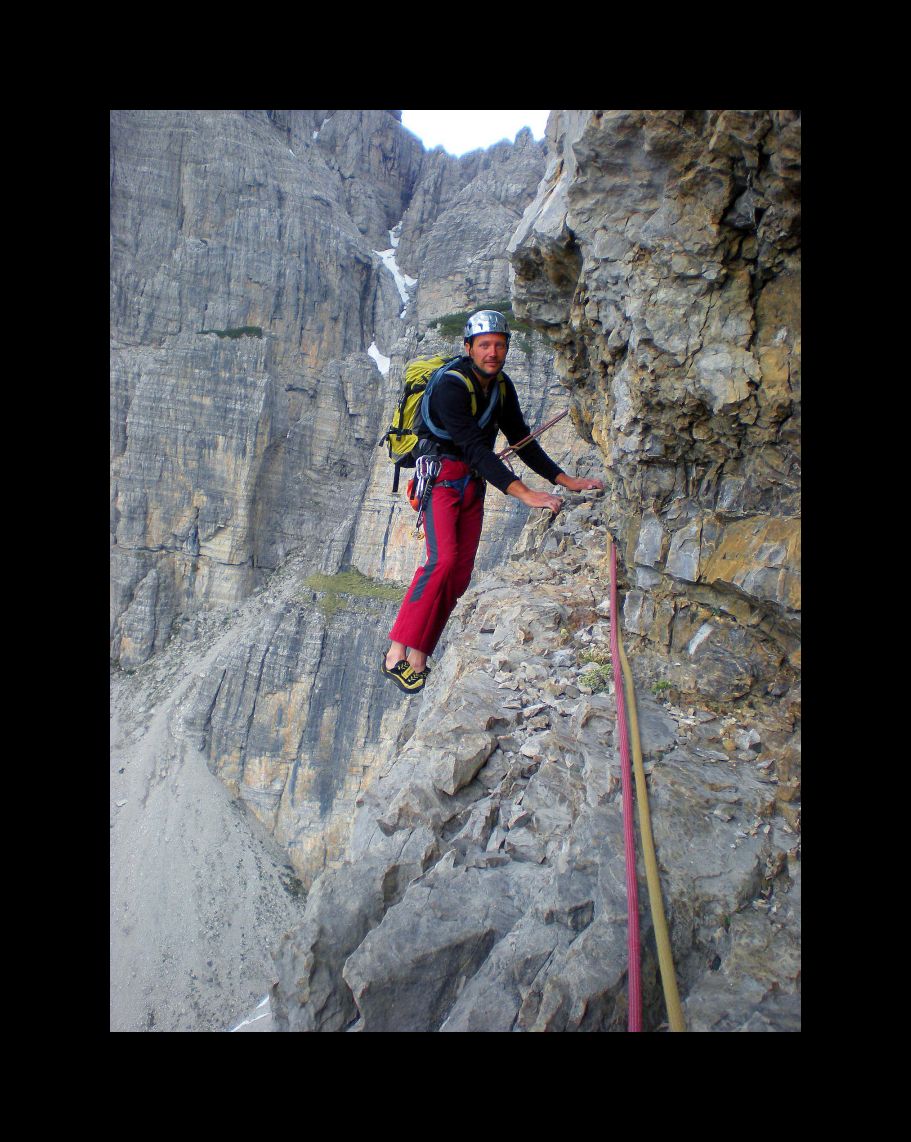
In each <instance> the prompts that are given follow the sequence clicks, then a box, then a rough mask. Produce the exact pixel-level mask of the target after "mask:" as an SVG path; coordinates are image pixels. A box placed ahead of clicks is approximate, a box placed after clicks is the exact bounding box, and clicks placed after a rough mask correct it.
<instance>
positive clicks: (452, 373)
mask: <svg viewBox="0 0 911 1142" xmlns="http://www.w3.org/2000/svg"><path fill="white" fill-rule="evenodd" d="M458 360H460V358H459V357H451V358H450V359H449V360H448V361H445V362H444V363H443V364H442V365H441V366H440V367H439V368H438V369H436V370H435V372H434V373H433V376H432V377H431V378H430V380H429V381H428V382H427V388H426V389H425V390H424V396H423V399H422V400H421V419H422V420H423V421H424V423H425V424H426V425H427V427H428V428H429V429H430V431H431V432H432V433H433V435H434V436H439V437H440V439H441V440H452V436H451V435H450V434H449V433H448V432H447V431H446V430H445V428H440V427H439V425H437V424H435V423H434V421H433V419H432V418H431V415H430V396H431V393H432V392H433V389H434V388H435V386H436V384H437V382H438V381H440V380H442V379H443V377H456V378H458V380H460V381H461V382H462V383H463V384H464V385H465V387H466V388H467V389H468V395H469V397H470V398H471V415H472V416H474V415H475V413H476V412H477V408H478V405H477V400H476V398H475V395H474V389H473V388H472V385H471V381H469V379H468V378H467V377H466V376H465V374H464V373H460V372H459V370H458V369H453V368H451V367H450V366H452V365H454V364H455V363H456V361H458Z"/></svg>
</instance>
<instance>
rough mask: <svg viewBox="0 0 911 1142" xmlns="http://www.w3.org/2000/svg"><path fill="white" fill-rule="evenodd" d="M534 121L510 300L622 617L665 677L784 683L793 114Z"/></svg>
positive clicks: (792, 544)
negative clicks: (594, 506)
mask: <svg viewBox="0 0 911 1142" xmlns="http://www.w3.org/2000/svg"><path fill="white" fill-rule="evenodd" d="M549 131H550V140H551V143H552V148H551V152H550V158H549V163H548V170H547V174H546V175H545V177H544V179H543V180H542V183H541V186H540V188H539V190H538V194H537V196H536V199H535V201H534V203H532V205H531V206H529V208H528V209H527V211H526V213H525V218H524V220H523V223H522V225H521V227H520V228H519V230H518V231H517V233H516V234H515V236H514V237H513V239H512V242H511V247H510V248H511V250H512V252H513V264H514V266H515V270H516V279H515V283H514V298H515V305H516V310H517V312H518V313H519V314H521V315H523V316H524V317H526V318H527V319H528V320H529V321H531V322H533V323H534V324H535V325H536V326H538V327H539V328H541V329H544V330H546V331H547V333H548V335H549V336H550V338H551V340H552V341H553V343H554V345H555V347H556V349H557V368H558V371H559V372H560V374H561V376H562V377H563V378H564V379H565V381H566V383H567V384H568V385H570V386H571V388H572V391H573V397H574V404H575V407H576V409H577V415H578V418H579V427H580V429H581V431H583V432H584V433H585V434H586V435H588V436H590V438H591V439H592V440H594V441H595V442H596V443H597V444H598V446H599V448H600V450H601V452H602V454H603V456H604V459H605V463H606V464H607V465H608V466H609V468H610V473H611V479H610V498H609V509H608V522H609V525H610V526H611V528H612V530H614V531H615V534H616V535H617V537H618V540H619V541H620V543H621V547H622V557H623V558H622V562H623V565H624V567H625V573H626V576H627V582H626V586H627V588H628V590H627V593H626V601H625V611H624V621H625V625H626V628H627V629H628V630H629V632H630V633H631V634H632V635H638V636H641V638H642V639H643V640H645V642H646V643H647V644H649V645H650V646H651V647H653V648H655V649H657V650H659V651H660V652H661V653H662V654H664V655H665V656H668V654H669V657H668V664H667V675H666V676H667V679H668V680H669V682H670V683H671V684H672V685H673V686H674V687H675V688H677V689H679V690H680V691H682V692H697V693H699V694H700V695H701V696H702V697H704V698H706V699H715V700H717V701H721V702H726V701H730V700H731V699H733V698H742V697H744V696H745V695H747V694H749V695H751V696H756V697H763V696H768V695H769V694H771V693H772V691H775V690H776V688H777V689H778V691H780V690H781V689H782V688H785V689H787V688H788V687H789V686H795V685H796V684H797V681H798V677H799V676H798V674H797V673H796V671H797V670H798V669H799V661H800V649H799V647H800V642H799V631H800V344H801V333H800V112H799V111H587V112H580V111H566V112H560V113H559V114H557V115H554V116H553V117H552V119H551V123H550V125H549ZM694 644H695V645H694ZM697 663H698V665H697Z"/></svg>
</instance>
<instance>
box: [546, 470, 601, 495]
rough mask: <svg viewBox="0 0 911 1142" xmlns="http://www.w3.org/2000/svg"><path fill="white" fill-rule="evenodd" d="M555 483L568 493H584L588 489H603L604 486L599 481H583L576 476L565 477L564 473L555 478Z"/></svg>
mask: <svg viewBox="0 0 911 1142" xmlns="http://www.w3.org/2000/svg"><path fill="white" fill-rule="evenodd" d="M557 483H558V484H561V485H562V486H563V487H564V488H566V489H568V490H569V491H570V492H585V491H588V490H589V489H595V488H603V487H604V484H603V483H602V482H601V481H600V480H584V479H581V478H579V477H578V476H567V475H566V473H565V472H562V473H561V474H560V475H559V476H558V477H557Z"/></svg>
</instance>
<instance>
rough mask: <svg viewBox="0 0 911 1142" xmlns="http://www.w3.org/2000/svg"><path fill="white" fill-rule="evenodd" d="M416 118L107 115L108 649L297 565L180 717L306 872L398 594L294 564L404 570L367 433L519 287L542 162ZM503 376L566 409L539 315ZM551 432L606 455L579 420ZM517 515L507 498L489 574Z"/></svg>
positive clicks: (148, 644) (247, 591)
mask: <svg viewBox="0 0 911 1142" xmlns="http://www.w3.org/2000/svg"><path fill="white" fill-rule="evenodd" d="M399 116H400V113H399V112H389V111H177V112H152V111H115V112H113V113H112V116H111V290H112V294H111V312H112V322H111V324H112V350H111V358H112V401H111V414H112V431H111V440H112V525H111V526H112V599H111V640H112V658H113V661H114V662H115V663H116V664H117V665H118V666H119V667H120V668H122V669H128V670H135V669H137V668H138V667H140V666H141V665H142V664H144V663H146V662H150V661H151V660H152V658H153V657H154V655H155V653H156V652H158V651H160V650H161V649H162V648H163V647H165V646H166V645H168V644H169V641H170V640H172V639H173V638H175V637H178V638H180V639H182V640H184V641H185V642H186V643H187V644H188V645H192V642H193V640H194V637H195V632H196V631H197V630H198V629H199V622H198V619H197V616H199V615H200V614H202V613H203V612H204V611H212V610H213V609H216V610H218V609H222V610H223V611H224V613H225V616H226V621H230V620H231V618H232V617H234V616H240V614H241V610H240V608H241V604H242V603H243V602H244V600H246V599H248V598H250V597H251V595H252V594H253V593H255V592H256V591H257V590H259V591H262V590H265V589H266V586H267V584H268V582H269V581H270V579H271V578H272V577H273V575H274V574H275V572H276V569H277V568H280V567H286V566H287V565H288V563H289V560H291V561H292V563H293V566H294V568H295V569H296V574H297V576H298V579H299V587H300V591H299V594H298V595H297V596H295V597H294V598H293V600H289V601H287V607H286V609H285V610H283V611H282V612H281V616H278V615H276V616H275V620H274V621H273V622H271V623H268V624H266V625H265V626H264V627H263V628H261V629H260V628H257V629H255V630H254V629H249V630H247V629H245V630H244V632H243V634H242V635H239V640H238V646H237V647H236V648H235V651H234V652H233V653H232V654H231V656H230V657H229V658H228V659H227V660H226V661H223V660H222V659H221V658H220V659H219V660H218V662H217V663H215V664H214V665H213V666H212V667H211V670H210V672H209V674H208V675H207V677H206V679H205V681H204V683H203V684H202V685H200V687H199V693H198V698H197V701H198V709H197V710H196V712H195V714H192V715H191V716H190V718H189V720H188V725H190V726H197V725H198V726H199V728H200V737H199V740H200V741H201V742H202V743H203V746H204V749H205V750H206V753H207V756H208V759H209V763H210V765H211V767H212V769H213V771H214V772H216V773H217V774H219V775H220V776H221V777H223V779H224V780H225V781H226V782H227V784H228V786H229V788H230V789H231V790H232V791H233V792H234V793H235V794H236V795H237V796H239V797H240V798H241V799H242V801H243V802H244V803H245V804H246V805H247V806H248V807H249V808H250V809H251V811H252V812H254V813H255V814H256V816H257V817H258V818H259V819H260V820H261V821H262V823H264V824H265V825H266V826H267V827H268V828H269V829H270V830H274V831H275V832H276V834H277V835H278V836H279V837H280V839H281V840H282V842H283V843H284V844H285V846H286V848H287V850H288V852H289V853H290V854H291V856H292V859H293V861H294V864H295V868H296V870H297V872H298V873H299V875H300V876H301V877H302V878H303V879H304V882H305V883H309V881H310V879H311V878H312V876H313V875H315V873H316V872H317V871H319V869H320V868H322V867H323V866H324V864H325V862H326V860H328V859H337V858H338V857H339V856H340V854H341V851H342V848H343V845H344V840H345V839H346V837H347V831H348V829H350V797H349V795H348V794H346V793H345V792H344V791H345V789H346V780H347V779H346V778H345V776H344V775H345V773H346V772H347V771H348V769H349V767H352V766H353V767H354V769H355V770H356V771H357V772H359V773H363V772H364V771H365V768H369V766H366V763H365V762H364V760H363V755H364V753H365V751H367V752H368V753H369V752H370V751H372V750H375V749H376V748H377V747H378V743H379V742H380V741H381V740H383V738H382V734H381V727H382V724H383V715H384V711H385V710H386V709H387V708H388V707H390V706H394V705H395V701H394V699H395V695H394V694H390V693H389V690H390V689H391V688H390V687H388V686H387V687H385V688H382V687H380V686H379V685H378V680H379V675H378V673H377V671H376V670H375V663H374V659H375V658H376V657H377V655H378V653H379V650H378V648H379V647H380V646H381V645H382V641H383V639H384V637H385V634H386V631H388V629H389V626H390V625H391V620H392V617H393V615H394V611H395V607H394V605H393V604H392V603H390V602H389V601H388V600H387V601H386V602H385V603H384V602H383V601H382V600H380V599H378V598H376V597H375V596H374V597H373V598H372V600H371V599H369V598H367V600H366V602H365V601H364V600H365V596H363V595H362V596H358V597H354V601H352V599H353V597H352V596H350V594H349V595H345V596H344V599H345V605H344V606H335V608H334V610H333V612H332V613H331V614H327V613H326V610H325V608H322V609H321V607H320V605H319V600H320V599H322V598H323V596H318V595H317V593H316V592H314V591H313V590H308V589H307V588H306V587H305V586H303V583H304V581H305V580H306V579H307V577H308V575H309V574H312V573H314V572H322V573H326V574H329V575H332V574H335V573H337V572H339V571H340V570H342V569H348V568H354V569H357V570H358V571H359V572H361V573H362V574H364V575H366V576H368V577H371V578H373V579H375V580H379V581H387V580H388V581H391V582H392V583H393V584H396V583H397V584H401V583H404V582H407V581H408V580H409V579H410V577H411V575H412V574H413V572H414V569H415V567H416V566H417V563H418V562H419V560H420V558H421V555H422V551H423V547H422V544H421V543H420V541H419V540H417V539H416V538H415V537H414V536H413V528H414V513H413V512H412V510H411V508H410V506H409V505H408V504H407V501H406V500H405V498H404V495H403V493H402V492H400V493H399V494H398V495H395V496H394V495H392V493H391V483H392V474H391V465H390V463H389V460H388V457H387V455H386V452H385V449H380V448H378V447H377V441H378V439H379V438H380V436H381V434H382V432H383V430H384V428H385V426H386V425H387V424H388V418H389V417H390V415H391V411H392V409H393V407H394V405H395V403H396V401H397V399H398V395H399V391H400V386H401V381H402V376H403V373H404V364H405V362H406V361H407V360H408V359H409V358H411V357H413V356H415V355H417V354H418V353H436V352H444V353H447V354H450V353H454V352H458V351H460V339H459V337H458V334H457V333H456V334H452V333H449V332H441V331H440V329H439V328H437V326H438V325H439V323H440V319H441V318H443V317H445V316H447V315H449V314H452V313H453V312H459V311H461V310H464V309H465V308H471V307H474V306H477V305H481V304H491V303H493V302H500V301H504V299H505V300H506V301H508V292H509V291H508V280H507V277H508V258H507V255H506V248H507V244H508V241H509V237H510V235H511V234H512V233H513V231H514V230H515V227H516V225H517V224H518V222H519V220H520V218H521V213H522V210H523V209H524V207H525V205H527V204H528V203H529V202H530V201H531V200H532V198H533V196H534V193H535V189H536V187H537V183H538V181H539V179H540V177H541V175H542V174H543V172H544V166H545V154H544V146H543V145H542V144H537V143H535V142H534V140H533V139H532V138H531V135H530V133H529V132H527V131H525V132H523V133H521V134H520V135H519V137H518V139H517V141H516V144H515V145H514V146H513V145H509V144H501V145H499V146H497V147H494V148H492V149H491V150H490V151H488V152H483V151H477V152H475V153H473V154H471V155H467V156H465V157H464V158H462V159H455V158H453V157H452V156H448V155H446V154H445V153H444V152H442V151H441V150H439V151H434V152H430V153H429V154H428V153H425V152H424V149H423V147H422V146H421V144H420V143H419V142H418V141H417V140H416V139H415V138H414V137H413V136H412V135H411V134H410V133H409V132H407V131H405V130H404V129H403V128H402V126H401V123H400V121H399ZM454 326H455V327H457V326H458V322H455V323H454ZM509 369H510V373H511V375H512V376H513V378H514V380H515V381H516V383H517V386H518V388H519V391H520V394H521V396H522V399H523V404H524V406H525V408H526V411H527V414H528V416H529V418H530V419H531V420H532V421H538V420H540V418H541V415H542V413H543V412H544V410H547V411H548V412H549V413H553V412H556V411H558V410H559V409H560V408H561V407H565V406H566V394H565V390H564V389H563V388H562V386H561V385H560V384H559V382H558V380H557V379H556V377H555V376H554V374H553V352H552V350H551V349H550V347H549V345H548V344H547V342H546V339H545V338H543V337H542V336H541V335H540V334H538V333H536V332H534V331H531V330H526V331H520V332H519V333H517V336H516V338H515V339H514V342H513V348H512V352H511V355H510V362H509ZM549 447H550V448H551V452H552V454H553V455H554V456H555V458H556V459H557V460H558V462H562V463H564V464H566V465H567V466H570V465H571V464H573V463H575V460H576V458H578V457H580V456H581V455H582V454H586V455H587V456H588V463H589V466H591V465H592V464H593V463H594V460H595V450H594V449H593V448H591V447H589V446H586V445H585V444H584V443H583V442H581V441H580V440H579V439H578V437H577V436H576V435H575V434H574V433H573V432H572V430H571V428H570V427H569V426H568V424H566V425H561V426H560V431H559V432H556V433H555V434H554V436H553V439H552V443H549ZM520 467H521V466H520ZM532 478H533V479H534V477H532ZM525 514H526V512H525V509H524V508H522V507H521V505H519V504H518V503H516V502H515V501H507V499H506V498H505V497H501V496H497V497H491V506H490V511H489V524H488V528H487V532H486V536H485V540H484V544H483V546H482V549H481V551H480V553H479V565H480V566H482V567H483V566H488V565H492V564H494V563H497V562H500V561H502V559H503V558H505V554H506V552H508V550H509V548H510V546H511V545H512V543H513V541H514V540H515V538H516V537H517V535H518V533H519V531H520V529H521V526H522V523H523V521H524V517H525ZM399 594H401V590H399ZM332 598H333V599H335V601H336V603H337V602H338V599H339V598H341V596H339V595H337V594H333V595H332ZM282 600H283V601H282V604H281V605H282V607H285V606H286V601H285V597H284V596H282ZM368 604H369V605H370V606H372V607H373V608H374V610H373V611H372V612H371V613H370V616H369V619H370V621H369V623H366V624H365V614H364V613H363V610H362V608H363V606H365V605H368ZM339 670H341V673H339ZM352 671H353V672H354V673H353V674H352ZM374 675H376V677H374ZM291 677H293V678H294V679H295V681H294V683H293V685H291V683H290V682H289V681H288V679H289V678H291ZM324 677H332V678H334V679H335V683H336V684H335V685H334V686H333V687H329V688H328V689H325V688H324V687H323V684H322V679H323V678H324ZM315 679H318V682H317V684H316V685H315V688H314V686H312V685H311V683H313V682H314V680H315ZM342 682H344V686H342V687H341V688H340V684H341V683H342ZM338 702H343V703H344V707H345V726H347V729H346V730H344V731H343V730H341V728H340V727H338V726H336V724H335V720H334V717H335V716H334V715H333V714H332V708H333V703H336V704H337V703H338ZM314 769H318V770H319V771H320V773H321V774H322V776H321V777H320V778H319V779H315V778H314V777H313V772H312V771H313V770H314ZM355 785H356V783H355ZM330 792H331V793H332V796H330ZM335 801H337V803H334V802H335Z"/></svg>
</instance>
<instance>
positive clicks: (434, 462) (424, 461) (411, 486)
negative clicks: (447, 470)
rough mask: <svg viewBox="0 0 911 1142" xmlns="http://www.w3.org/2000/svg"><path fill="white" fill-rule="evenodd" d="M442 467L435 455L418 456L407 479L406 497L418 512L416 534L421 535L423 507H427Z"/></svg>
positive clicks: (415, 526)
mask: <svg viewBox="0 0 911 1142" xmlns="http://www.w3.org/2000/svg"><path fill="white" fill-rule="evenodd" d="M442 467H443V465H442V463H441V461H440V460H438V459H436V458H435V457H432V456H419V457H418V459H417V462H416V464H415V466H414V476H413V477H412V478H411V479H410V480H409V481H408V499H409V500H410V501H411V506H412V507H413V508H414V509H415V511H416V512H417V513H418V518H417V522H416V523H415V525H414V534H415V535H416V536H420V535H421V527H422V525H423V523H424V509H425V508H426V507H427V502H428V501H429V499H430V494H431V492H432V491H433V485H434V484H435V483H436V478H437V476H439V474H440V469H441V468H442Z"/></svg>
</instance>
